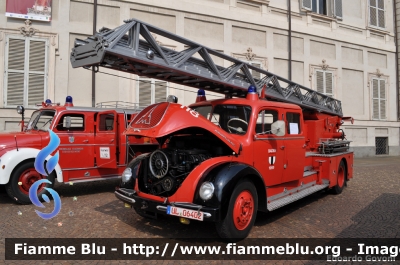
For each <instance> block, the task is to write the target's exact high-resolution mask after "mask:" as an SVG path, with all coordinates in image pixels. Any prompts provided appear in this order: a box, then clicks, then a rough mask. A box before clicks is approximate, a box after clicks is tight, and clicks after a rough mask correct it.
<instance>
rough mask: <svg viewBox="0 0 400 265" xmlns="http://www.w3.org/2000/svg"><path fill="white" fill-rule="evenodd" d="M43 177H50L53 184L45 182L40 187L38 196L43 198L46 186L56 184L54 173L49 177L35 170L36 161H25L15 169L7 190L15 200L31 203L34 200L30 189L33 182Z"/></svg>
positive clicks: (49, 186) (21, 202)
mask: <svg viewBox="0 0 400 265" xmlns="http://www.w3.org/2000/svg"><path fill="white" fill-rule="evenodd" d="M41 179H48V180H49V181H50V182H51V184H49V183H43V184H41V185H40V186H39V187H38V190H37V196H38V198H41V197H42V194H44V193H46V190H45V188H52V187H53V186H54V179H55V178H54V173H51V174H50V176H48V177H47V176H44V175H41V174H39V173H38V172H37V171H36V170H35V165H34V161H28V162H25V163H23V164H21V165H19V166H18V167H17V168H16V169H14V172H13V173H12V174H11V178H10V180H9V181H8V183H7V185H6V192H7V194H8V196H10V197H11V198H12V199H13V200H14V201H15V202H18V203H20V204H30V203H32V202H31V199H30V198H29V189H30V188H31V186H32V184H33V183H35V182H36V181H38V180H41Z"/></svg>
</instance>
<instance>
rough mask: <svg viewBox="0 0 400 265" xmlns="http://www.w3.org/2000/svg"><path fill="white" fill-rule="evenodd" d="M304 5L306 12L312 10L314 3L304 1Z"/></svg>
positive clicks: (308, 0) (309, 0)
mask: <svg viewBox="0 0 400 265" xmlns="http://www.w3.org/2000/svg"><path fill="white" fill-rule="evenodd" d="M302 3H303V8H304V9H306V10H311V9H312V2H311V0H302Z"/></svg>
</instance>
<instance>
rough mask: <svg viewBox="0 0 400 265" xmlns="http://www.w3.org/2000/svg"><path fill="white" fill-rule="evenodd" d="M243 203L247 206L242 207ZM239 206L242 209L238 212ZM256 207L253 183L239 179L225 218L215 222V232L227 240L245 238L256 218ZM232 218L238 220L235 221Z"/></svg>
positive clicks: (234, 240) (255, 192) (255, 191)
mask: <svg viewBox="0 0 400 265" xmlns="http://www.w3.org/2000/svg"><path fill="white" fill-rule="evenodd" d="M251 201H252V202H253V203H252V209H250V206H251ZM235 204H236V206H235ZM239 205H241V207H240V206H239ZM243 205H247V206H246V207H244V206H243ZM241 208H242V209H244V211H243V210H242V211H241V212H240V209H241ZM257 209H258V197H257V190H256V188H255V187H254V184H253V183H252V182H251V181H249V180H241V181H239V182H238V183H237V184H236V186H235V188H234V190H233V193H232V195H231V198H230V200H229V206H228V212H227V214H226V216H225V218H224V219H223V220H222V221H220V222H217V223H216V224H215V227H216V229H217V233H218V234H219V236H220V237H221V238H223V239H225V240H226V241H229V242H237V241H239V240H242V239H244V238H246V237H247V236H248V235H249V233H250V230H251V229H252V227H253V225H254V222H255V220H256V216H257ZM235 217H236V218H235ZM240 218H242V219H240ZM234 219H236V220H238V221H237V222H235V221H234Z"/></svg>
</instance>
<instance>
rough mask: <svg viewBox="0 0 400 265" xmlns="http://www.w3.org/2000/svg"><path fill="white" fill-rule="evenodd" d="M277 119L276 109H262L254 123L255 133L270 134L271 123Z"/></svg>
mask: <svg viewBox="0 0 400 265" xmlns="http://www.w3.org/2000/svg"><path fill="white" fill-rule="evenodd" d="M277 120H278V112H277V111H276V110H262V111H260V113H258V117H257V123H256V133H261V134H270V133H271V124H272V123H274V122H275V121H277Z"/></svg>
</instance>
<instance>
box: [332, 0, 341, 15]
mask: <svg viewBox="0 0 400 265" xmlns="http://www.w3.org/2000/svg"><path fill="white" fill-rule="evenodd" d="M333 5H334V16H335V17H337V18H343V11H342V7H343V5H342V0H335V1H334V2H333Z"/></svg>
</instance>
